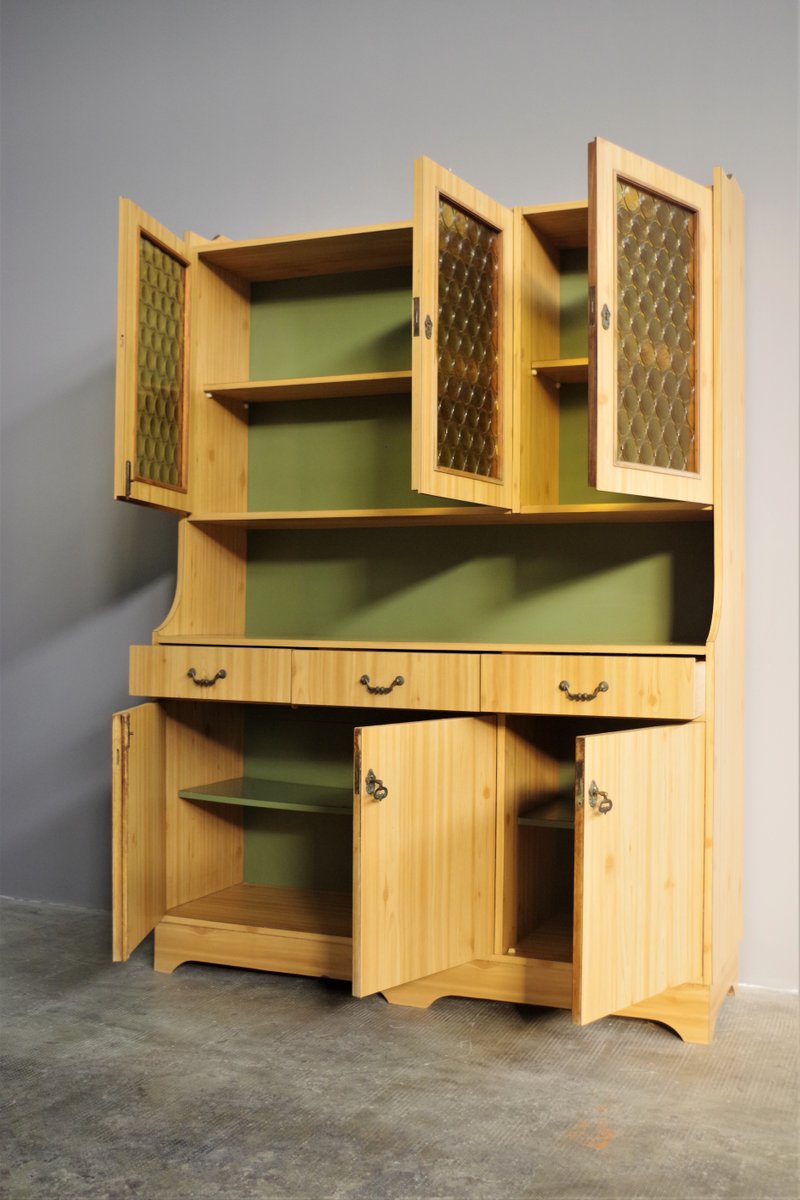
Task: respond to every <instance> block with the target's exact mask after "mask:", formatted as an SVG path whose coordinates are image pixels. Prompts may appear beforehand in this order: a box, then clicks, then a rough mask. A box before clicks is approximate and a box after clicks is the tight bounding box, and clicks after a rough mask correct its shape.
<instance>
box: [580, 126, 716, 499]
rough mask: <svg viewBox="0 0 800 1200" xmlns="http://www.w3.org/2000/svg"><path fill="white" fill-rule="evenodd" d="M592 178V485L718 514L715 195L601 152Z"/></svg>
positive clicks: (632, 158)
mask: <svg viewBox="0 0 800 1200" xmlns="http://www.w3.org/2000/svg"><path fill="white" fill-rule="evenodd" d="M589 176H590V178H589V196H590V201H589V289H590V293H589V294H590V313H589V347H590V348H589V354H590V363H589V379H590V402H589V411H590V465H589V482H590V483H591V484H592V485H593V486H596V487H598V488H602V489H604V490H608V491H615V492H623V493H625V494H628V495H641V496H653V497H660V498H663V499H672V500H690V501H696V502H700V503H711V501H712V495H713V493H712V489H713V453H712V424H713V380H712V353H713V346H712V339H713V317H712V251H713V245H712V193H711V189H710V188H708V187H703V186H701V185H700V184H696V183H692V182H691V181H690V180H687V179H683V178H682V177H681V176H679V175H675V174H674V173H673V172H671V171H666V170H664V169H663V168H661V167H657V166H655V165H654V164H653V163H649V162H647V161H646V160H645V159H641V158H638V157H637V156H636V155H633V154H629V153H628V152H627V151H625V150H620V149H619V147H617V146H612V145H611V144H610V143H608V142H603V141H600V140H598V141H596V142H595V143H593V144H592V145H591V146H590V148H589Z"/></svg>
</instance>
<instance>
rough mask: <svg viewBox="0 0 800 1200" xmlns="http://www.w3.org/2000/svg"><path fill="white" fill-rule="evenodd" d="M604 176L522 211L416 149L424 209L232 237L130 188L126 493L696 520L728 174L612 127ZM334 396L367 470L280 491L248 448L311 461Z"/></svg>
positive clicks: (162, 499) (397, 516)
mask: <svg viewBox="0 0 800 1200" xmlns="http://www.w3.org/2000/svg"><path fill="white" fill-rule="evenodd" d="M589 194H590V200H589V203H588V205H587V204H583V203H572V204H560V205H553V206H549V207H547V206H538V207H535V208H520V209H514V210H512V209H507V208H504V207H503V206H501V205H498V204H497V203H496V202H495V201H493V200H492V199H491V198H490V197H488V196H485V195H484V194H483V193H480V192H478V191H476V189H474V188H471V187H470V186H469V185H467V184H465V183H463V181H461V180H459V179H457V178H456V177H455V176H453V175H452V174H451V173H450V172H447V171H444V170H443V169H442V168H440V167H438V166H437V165H436V164H435V163H431V162H430V161H429V160H427V159H422V160H420V162H419V163H418V164H417V167H416V174H415V203H414V208H415V211H414V220H413V223H410V224H409V223H395V224H390V225H379V226H371V227H364V228H351V229H340V230H334V231H328V232H319V233H308V234H300V235H297V236H285V237H277V238H266V239H258V240H248V241H240V242H232V241H227V240H225V239H219V240H217V241H214V242H208V241H206V240H203V239H201V238H198V237H196V236H195V235H192V234H187V235H186V237H185V238H184V239H180V238H177V237H175V235H173V234H171V233H170V232H169V231H168V230H166V229H165V228H164V227H163V226H161V225H159V224H158V222H156V221H154V220H153V219H152V218H150V217H148V216H147V214H145V213H143V212H142V211H141V210H140V209H138V208H136V206H135V205H133V204H131V203H130V202H128V201H122V202H121V225H120V281H121V287H120V307H119V368H118V431H117V468H116V491H117V494H118V495H119V496H125V497H127V498H130V499H134V500H137V501H139V502H143V503H151V504H157V505H160V506H162V507H166V508H172V509H176V510H178V511H179V512H183V513H191V514H193V516H194V518H195V519H199V517H200V515H202V517H203V519H205V520H206V521H212V520H213V521H215V522H220V523H223V522H226V521H235V522H237V523H240V522H242V521H243V520H250V521H253V522H256V523H258V524H259V525H262V524H264V523H265V522H268V521H269V519H270V513H272V512H273V511H275V512H276V513H278V514H279V515H278V518H277V519H283V512H284V511H286V510H289V511H293V512H295V513H296V515H297V519H298V520H299V519H302V516H305V519H307V520H311V521H328V520H338V519H350V518H355V517H357V516H359V515H363V517H364V518H365V519H368V520H370V521H376V520H377V521H380V520H387V521H390V522H392V523H394V522H395V521H396V520H404V519H408V520H410V521H413V523H415V524H416V523H418V522H419V521H421V520H428V519H430V520H434V521H438V520H445V521H447V523H452V522H453V521H457V522H467V523H469V522H471V521H473V520H478V521H480V522H485V521H487V520H490V521H491V520H499V521H501V522H505V521H507V520H509V519H510V518H509V516H508V515H507V514H510V513H517V514H520V516H526V517H528V519H535V520H536V519H538V520H547V521H552V520H575V519H578V520H597V519H601V520H608V519H611V520H626V519H636V520H659V519H664V518H666V519H673V518H681V519H682V518H692V517H698V516H700V517H702V516H703V515H705V512H704V509H705V508H706V507H707V506H708V505H709V504H710V502H711V499H712V496H711V485H710V478H711V464H712V457H713V456H712V446H711V427H712V405H711V403H710V400H711V390H712V378H711V375H712V372H711V365H710V363H711V340H712V339H711V331H712V325H713V321H712V318H711V316H710V313H711V300H712V294H711V292H712V289H711V282H710V281H711V235H710V204H711V189H710V188H704V187H700V186H699V185H696V184H691V183H690V182H689V181H685V180H681V179H680V178H679V177H677V176H675V175H673V174H671V173H669V172H665V171H663V170H661V169H660V168H657V167H655V166H652V165H651V164H647V163H646V162H645V161H644V160H642V159H638V158H636V157H635V156H631V155H626V154H625V153H624V152H622V151H619V150H617V148H616V147H612V146H609V145H608V144H607V143H602V142H598V143H595V144H593V145H592V147H591V148H590V171H589ZM409 396H411V400H409V399H408V397H409ZM327 400H334V401H337V405H336V408H335V411H333V410H332V411H331V412H330V413H329V414H328V417H327V419H326V422H325V423H326V426H327V428H326V433H325V438H326V439H327V445H328V446H329V454H330V455H332V456H333V455H335V456H336V458H337V460H338V461H339V462H340V463H341V464H342V469H341V474H342V476H346V477H348V478H351V479H358V480H360V485H359V486H357V487H355V488H354V489H353V494H352V495H346V494H343V495H339V491H340V490H341V489H337V488H335V487H334V488H333V489H332V490H331V492H330V494H329V495H326V494H325V489H324V487H321V488H320V489H312V491H313V492H314V494H313V495H312V496H311V497H310V498H309V499H308V500H306V499H305V498H304V496H303V495H302V494H300V495H297V496H296V498H295V499H296V503H295V502H294V501H293V500H292V493H291V489H289V490H288V491H287V490H286V489H283V490H282V495H283V497H284V502H283V503H282V504H281V505H279V506H277V505H276V506H274V508H273V505H272V503H271V502H269V503H267V502H266V501H265V499H264V497H263V496H262V491H263V489H262V488H261V486H260V485H259V484H258V482H257V481H256V482H255V483H253V480H252V478H251V477H252V474H253V470H254V459H256V458H257V459H258V461H259V462H260V461H262V459H263V458H264V451H265V446H266V442H267V441H269V440H272V441H273V443H274V446H275V447H277V448H278V453H279V454H280V456H281V458H282V460H283V461H288V460H287V458H286V455H287V453H288V454H289V459H290V460H291V461H292V462H293V463H295V464H296V465H297V471H298V473H300V474H306V475H307V474H308V473H309V471H312V470H313V471H314V472H315V473H316V472H318V471H319V463H318V461H316V460H314V459H312V457H311V456H310V454H309V453H308V452H305V451H304V449H303V447H304V444H305V442H306V438H307V435H308V432H309V428H310V426H312V425H314V424H316V423H318V422H317V412H318V408H317V409H315V408H314V406H315V405H317V406H318V405H319V404H320V403H322V402H324V401H327ZM299 402H303V404H302V405H301V404H300V403H299ZM277 403H280V404H281V408H280V411H279V412H276V413H273V414H272V415H271V416H269V417H267V416H265V415H263V412H258V415H255V413H254V411H253V410H251V409H250V406H251V405H252V406H254V409H256V410H259V409H260V408H261V406H263V405H265V404H271V405H273V404H277ZM305 406H309V407H305ZM270 425H272V426H280V430H281V434H280V436H279V437H278V436H277V434H276V433H275V431H274V429H273V430H272V431H271V432H270V433H269V434H265V433H264V432H263V430H264V427H265V426H270ZM290 426H294V429H295V433H294V435H293V442H294V447H295V448H294V450H293V451H291V449H290V447H289V446H288V442H289V434H288V431H289V428H290ZM248 431H249V432H248ZM254 440H255V441H256V442H257V443H258V450H257V453H256V454H255V455H254V452H253V446H252V442H253V441H254ZM268 458H269V454H268V453H267V454H266V459H267V460H268ZM348 460H349V461H348ZM301 464H302V465H301ZM266 470H267V472H268V471H269V468H268V467H267V468H266ZM256 473H257V472H256ZM323 474H324V472H323ZM346 490H347V489H345V491H346ZM320 491H321V492H322V494H321V495H319V494H316V493H318V492H320ZM675 501H678V502H680V503H679V506H678V507H676V506H675V504H674V502H675ZM664 502H666V507H665V503H664ZM464 505H469V506H470V507H469V508H468V509H467V508H465V507H464ZM688 505H692V506H695V507H692V508H690V507H688ZM454 506H455V508H456V509H457V513H456V511H455V510H454ZM487 510H496V514H495V516H494V517H492V515H491V511H487Z"/></svg>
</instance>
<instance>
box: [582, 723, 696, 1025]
mask: <svg viewBox="0 0 800 1200" xmlns="http://www.w3.org/2000/svg"><path fill="white" fill-rule="evenodd" d="M703 744H704V727H703V725H702V724H701V723H698V724H692V725H675V726H664V727H658V728H651V729H635V730H628V731H625V732H622V733H604V734H596V735H592V736H591V737H582V738H578V742H577V762H578V768H577V782H576V820H575V929H574V970H573V1013H572V1015H573V1020H574V1021H575V1022H576V1024H579V1025H586V1024H588V1022H589V1021H594V1020H596V1019H597V1018H598V1017H604V1016H607V1015H608V1014H609V1013H613V1012H617V1011H618V1010H619V1009H622V1008H627V1007H628V1006H630V1005H632V1004H636V1003H638V1002H639V1001H641V1000H646V999H647V998H648V997H650V996H654V995H657V994H658V993H659V992H663V991H664V990H665V989H666V988H669V987H674V986H677V985H678V984H681V983H687V982H692V981H695V982H696V981H698V980H699V979H700V978H701V973H702V951H703V759H704V754H703Z"/></svg>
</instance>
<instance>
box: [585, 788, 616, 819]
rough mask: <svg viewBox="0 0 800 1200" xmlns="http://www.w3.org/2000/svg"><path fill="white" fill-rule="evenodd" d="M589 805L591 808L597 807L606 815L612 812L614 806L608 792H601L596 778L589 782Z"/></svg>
mask: <svg viewBox="0 0 800 1200" xmlns="http://www.w3.org/2000/svg"><path fill="white" fill-rule="evenodd" d="M600 797H602V799H601V798H600ZM589 806H590V808H596V809H597V811H598V812H599V813H602V814H603V815H604V816H605V814H606V813H609V812H611V810H612V808H613V807H614V801H613V800H612V799H611V797H610V796H609V794H608V792H601V791H600V788H599V787H598V786H597V784H596V783H595V781H594V780H592V782H591V783H590V784H589Z"/></svg>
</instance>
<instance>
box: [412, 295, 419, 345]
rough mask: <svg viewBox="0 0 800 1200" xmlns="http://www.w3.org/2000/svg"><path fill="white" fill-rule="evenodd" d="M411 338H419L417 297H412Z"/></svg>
mask: <svg viewBox="0 0 800 1200" xmlns="http://www.w3.org/2000/svg"><path fill="white" fill-rule="evenodd" d="M412 332H413V336H414V337H419V296H415V297H414V319H413V330H412Z"/></svg>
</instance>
